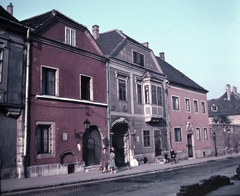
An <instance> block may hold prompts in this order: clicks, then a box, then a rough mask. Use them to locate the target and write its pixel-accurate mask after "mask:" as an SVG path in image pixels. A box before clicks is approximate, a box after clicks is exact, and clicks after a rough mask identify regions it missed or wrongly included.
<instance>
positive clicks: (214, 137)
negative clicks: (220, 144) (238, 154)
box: [212, 132, 218, 157]
mask: <svg viewBox="0 0 240 196" xmlns="http://www.w3.org/2000/svg"><path fill="white" fill-rule="evenodd" d="M212 137H213V141H214V147H215V156H216V157H217V156H218V154H217V143H216V133H215V132H213V134H212Z"/></svg>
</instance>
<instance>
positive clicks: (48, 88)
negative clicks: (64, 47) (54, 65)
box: [42, 67, 57, 95]
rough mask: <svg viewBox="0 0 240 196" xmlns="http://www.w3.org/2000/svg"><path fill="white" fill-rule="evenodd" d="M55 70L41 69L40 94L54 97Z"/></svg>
mask: <svg viewBox="0 0 240 196" xmlns="http://www.w3.org/2000/svg"><path fill="white" fill-rule="evenodd" d="M56 73H57V70H56V69H51V68H47V67H42V94H43V95H56V94H57V93H56V84H57V82H56V76H57V75H56Z"/></svg>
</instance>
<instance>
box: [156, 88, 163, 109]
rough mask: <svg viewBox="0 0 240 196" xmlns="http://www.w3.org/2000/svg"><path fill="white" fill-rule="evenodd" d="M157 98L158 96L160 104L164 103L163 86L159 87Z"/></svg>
mask: <svg viewBox="0 0 240 196" xmlns="http://www.w3.org/2000/svg"><path fill="white" fill-rule="evenodd" d="M157 98H158V103H157V104H158V105H162V104H163V102H162V88H161V87H157Z"/></svg>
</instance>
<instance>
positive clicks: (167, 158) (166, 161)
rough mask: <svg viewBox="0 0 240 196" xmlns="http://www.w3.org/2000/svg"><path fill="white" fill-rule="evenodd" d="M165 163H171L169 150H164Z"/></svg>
mask: <svg viewBox="0 0 240 196" xmlns="http://www.w3.org/2000/svg"><path fill="white" fill-rule="evenodd" d="M164 163H169V157H168V153H167V151H165V152H164Z"/></svg>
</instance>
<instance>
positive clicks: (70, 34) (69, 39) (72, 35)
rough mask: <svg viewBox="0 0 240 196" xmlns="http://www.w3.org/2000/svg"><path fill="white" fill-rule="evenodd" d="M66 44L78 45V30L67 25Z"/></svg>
mask: <svg viewBox="0 0 240 196" xmlns="http://www.w3.org/2000/svg"><path fill="white" fill-rule="evenodd" d="M65 44H68V45H70V46H76V31H75V30H73V29H70V28H68V27H65Z"/></svg>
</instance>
